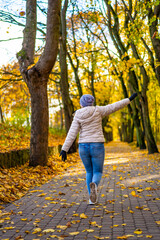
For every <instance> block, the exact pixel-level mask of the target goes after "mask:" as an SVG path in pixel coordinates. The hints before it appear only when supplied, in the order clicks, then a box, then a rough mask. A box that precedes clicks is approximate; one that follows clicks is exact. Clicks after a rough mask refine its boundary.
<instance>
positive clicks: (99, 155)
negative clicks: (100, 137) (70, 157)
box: [79, 142, 105, 195]
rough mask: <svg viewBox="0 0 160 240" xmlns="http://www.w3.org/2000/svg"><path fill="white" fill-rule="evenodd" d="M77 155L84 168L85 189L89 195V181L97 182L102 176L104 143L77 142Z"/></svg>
mask: <svg viewBox="0 0 160 240" xmlns="http://www.w3.org/2000/svg"><path fill="white" fill-rule="evenodd" d="M79 155H80V158H81V160H82V162H83V164H84V167H85V169H86V182H87V189H88V193H89V195H90V186H89V184H90V183H91V182H94V183H96V185H97V186H98V184H99V183H100V181H101V178H102V172H103V165H104V156H105V151H104V143H99V142H96V143H79Z"/></svg>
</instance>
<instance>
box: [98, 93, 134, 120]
mask: <svg viewBox="0 0 160 240" xmlns="http://www.w3.org/2000/svg"><path fill="white" fill-rule="evenodd" d="M136 96H137V93H134V94H132V96H130V97H129V98H125V99H123V100H120V101H118V102H115V103H112V104H108V105H106V106H99V107H98V109H99V111H100V113H101V115H102V117H105V116H107V115H109V114H111V113H114V112H116V111H118V110H119V109H122V108H124V107H125V106H127V105H128V104H129V103H130V102H131V101H132V100H133V99H134V98H135V97H136Z"/></svg>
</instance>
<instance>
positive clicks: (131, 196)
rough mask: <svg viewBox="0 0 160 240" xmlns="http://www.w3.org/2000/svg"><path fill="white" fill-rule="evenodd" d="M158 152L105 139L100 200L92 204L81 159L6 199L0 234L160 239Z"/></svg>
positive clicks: (4, 237)
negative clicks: (11, 200)
mask: <svg viewBox="0 0 160 240" xmlns="http://www.w3.org/2000/svg"><path fill="white" fill-rule="evenodd" d="M157 156H158V157H159V155H158V154H157V155H155V154H154V155H147V154H146V152H145V151H138V150H133V148H131V147H130V146H129V145H127V144H125V143H120V142H117V143H110V144H107V145H106V157H105V165H104V174H103V178H102V181H101V184H100V186H99V189H98V204H97V205H89V204H88V194H87V188H86V184H85V172H84V167H83V165H82V163H81V161H80V160H79V161H78V163H77V165H76V166H73V168H70V169H67V170H66V171H65V172H64V173H63V174H62V175H60V176H57V177H55V178H54V179H53V180H51V181H50V182H48V183H46V184H44V185H42V186H39V187H36V188H34V189H31V190H30V192H29V193H28V194H27V195H26V196H24V197H23V198H21V199H20V200H18V201H16V202H14V203H11V204H7V205H5V208H4V209H3V210H1V211H2V212H1V215H2V218H1V219H2V220H1V221H0V239H1V240H7V239H9V240H12V239H13V240H18V239H24V240H33V239H34V240H38V239H40V240H41V239H42V240H43V239H65V240H72V239H74V240H83V239H87V240H91V239H92V240H94V239H113V240H115V239H133V240H135V239H154V240H160V211H159V210H160V185H159V183H160V171H159V170H160V165H159V164H160V161H157V160H156V158H157ZM62 164H63V163H62ZM28 174H29V173H28ZM3 220H4V222H3Z"/></svg>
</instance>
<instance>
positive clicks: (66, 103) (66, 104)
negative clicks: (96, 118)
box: [60, 0, 76, 153]
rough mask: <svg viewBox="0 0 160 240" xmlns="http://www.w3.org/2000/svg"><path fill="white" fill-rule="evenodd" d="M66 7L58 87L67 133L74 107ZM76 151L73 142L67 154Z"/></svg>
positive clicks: (66, 2)
mask: <svg viewBox="0 0 160 240" xmlns="http://www.w3.org/2000/svg"><path fill="white" fill-rule="evenodd" d="M67 7H68V0H65V1H64V5H63V8H62V10H61V28H60V68H61V73H60V74H61V79H60V87H61V94H62V102H63V108H64V116H65V129H66V132H68V131H69V128H70V125H71V123H72V119H73V116H72V114H73V112H74V106H73V103H72V100H71V98H70V95H69V84H68V67H67V59H66V58H67V47H66V35H67V33H66V30H67V29H66V11H67ZM75 151H76V144H75V142H74V143H73V144H72V146H71V148H70V150H69V152H70V153H71V152H75Z"/></svg>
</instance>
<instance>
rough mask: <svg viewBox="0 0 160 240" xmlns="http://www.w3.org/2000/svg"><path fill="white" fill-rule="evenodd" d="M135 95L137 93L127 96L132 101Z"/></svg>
mask: <svg viewBox="0 0 160 240" xmlns="http://www.w3.org/2000/svg"><path fill="white" fill-rule="evenodd" d="M135 97H137V93H133V94H132V95H131V96H130V97H129V100H130V101H132V100H133V99H134V98H135Z"/></svg>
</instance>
